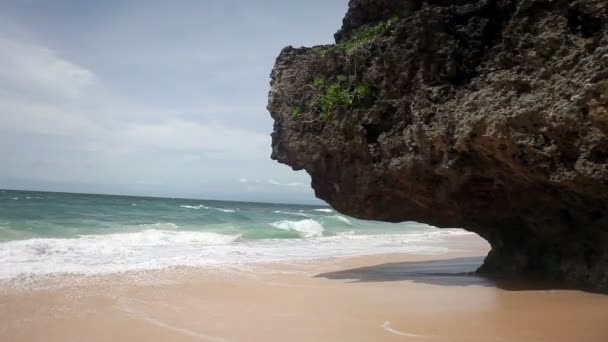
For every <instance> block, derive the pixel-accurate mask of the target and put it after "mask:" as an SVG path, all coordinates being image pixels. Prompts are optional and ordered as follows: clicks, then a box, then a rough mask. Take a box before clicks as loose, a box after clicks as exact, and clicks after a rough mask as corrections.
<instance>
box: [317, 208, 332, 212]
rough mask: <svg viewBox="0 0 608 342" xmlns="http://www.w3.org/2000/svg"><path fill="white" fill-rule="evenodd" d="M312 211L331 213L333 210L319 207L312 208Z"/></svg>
mask: <svg viewBox="0 0 608 342" xmlns="http://www.w3.org/2000/svg"><path fill="white" fill-rule="evenodd" d="M313 210H314V211H320V212H323V213H333V212H334V211H333V210H332V209H328V208H321V209H313Z"/></svg>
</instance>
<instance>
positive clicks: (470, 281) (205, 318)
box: [0, 235, 608, 341]
mask: <svg viewBox="0 0 608 342" xmlns="http://www.w3.org/2000/svg"><path fill="white" fill-rule="evenodd" d="M446 244H447V246H448V247H449V250H450V251H449V252H446V253H443V254H437V255H433V256H429V255H417V254H411V253H393V254H383V255H371V256H358V257H336V258H323V259H316V260H305V261H297V262H289V263H285V262H273V263H257V264H248V265H241V266H237V265H235V266H233V267H230V268H221V269H220V268H217V269H211V268H193V267H183V268H174V269H165V270H154V271H140V272H123V273H116V274H102V275H96V276H90V275H89V276H76V275H70V276H65V275H64V276H60V275H58V276H54V277H47V278H44V279H41V278H33V279H30V280H29V281H27V280H25V279H20V280H19V281H18V282H17V281H12V282H8V283H4V284H3V286H2V290H1V291H0V320H1V321H2V326H1V327H0V340H2V341H84V340H86V341H133V340H137V341H144V340H145V341H427V340H428V341H605V340H606V339H607V338H608V326H606V325H605V323H604V320H605V317H607V314H608V296H604V295H601V294H593V293H586V292H582V291H578V290H559V289H552V288H551V287H546V288H545V287H542V286H535V285H531V284H525V283H518V284H515V285H514V284H511V285H513V286H506V287H505V286H504V285H501V284H499V283H497V282H495V281H492V280H488V279H485V278H481V277H478V276H474V275H471V274H470V273H469V271H471V270H474V269H475V267H476V265H478V264H479V263H480V262H481V260H482V257H483V256H484V255H485V253H486V252H487V248H488V247H487V244H486V243H485V241H483V240H482V239H480V238H479V237H476V236H474V235H464V236H454V237H451V238H450V239H449V240H448V241H447V242H446Z"/></svg>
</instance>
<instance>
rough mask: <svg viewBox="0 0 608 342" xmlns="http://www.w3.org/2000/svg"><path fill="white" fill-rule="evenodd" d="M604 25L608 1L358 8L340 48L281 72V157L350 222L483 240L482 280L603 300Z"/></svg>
mask: <svg viewBox="0 0 608 342" xmlns="http://www.w3.org/2000/svg"><path fill="white" fill-rule="evenodd" d="M607 18H608V1H605V0H578V1H567V0H453V1H449V0H425V1H422V0H411V1H407V0H402V1H396V0H351V2H350V4H349V9H348V13H347V14H346V17H345V18H344V22H343V27H342V29H340V30H339V31H338V33H336V35H335V38H336V41H337V43H338V45H334V46H317V47H313V48H293V47H286V48H284V49H283V51H281V53H280V55H279V57H278V58H277V61H276V65H275V67H274V69H273V71H272V75H271V77H272V81H271V90H270V93H269V103H268V110H269V111H270V113H271V115H272V117H273V118H274V120H275V124H274V132H273V134H272V138H273V139H272V147H273V153H272V158H273V159H276V160H278V161H279V162H281V163H284V164H287V165H290V166H291V167H292V168H294V169H296V170H300V169H304V170H306V171H307V172H308V173H309V174H310V175H311V177H312V186H313V188H314V190H315V193H316V195H317V197H319V198H322V199H324V200H325V201H327V202H328V203H330V204H331V205H332V206H333V207H335V208H336V209H337V210H338V211H340V212H342V213H345V214H348V215H352V216H355V217H359V218H365V219H374V220H384V221H393V222H394V221H404V220H415V221H419V222H425V223H429V224H433V225H435V226H438V227H463V228H465V229H467V230H470V231H473V232H476V233H478V234H479V235H481V236H482V237H484V238H485V239H487V240H488V241H489V242H490V244H491V246H492V251H491V252H490V253H489V255H488V257H487V258H486V261H485V263H484V265H483V266H482V268H481V271H485V272H498V273H517V274H521V273H523V274H527V273H534V274H540V275H543V276H545V277H548V278H554V279H558V280H563V281H568V282H573V283H577V284H580V285H583V286H593V287H595V288H604V289H605V288H608V136H607V135H608V34H607V33H608V20H607ZM332 85H335V87H334V88H337V89H338V90H337V91H338V92H339V94H338V95H339V96H342V95H348V99H347V100H348V101H347V100H344V99H342V98H338V100H336V96H334V93H335V92H336V91H335V90H336V89H334V90H329V88H330V87H331V86H332ZM342 97H343V96H342Z"/></svg>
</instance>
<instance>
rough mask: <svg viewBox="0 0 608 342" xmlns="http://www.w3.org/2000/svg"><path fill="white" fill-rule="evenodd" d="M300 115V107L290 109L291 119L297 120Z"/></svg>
mask: <svg viewBox="0 0 608 342" xmlns="http://www.w3.org/2000/svg"><path fill="white" fill-rule="evenodd" d="M300 115H302V108H300V107H293V108H292V109H291V118H292V119H298V118H299V117H300Z"/></svg>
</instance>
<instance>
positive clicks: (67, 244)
mask: <svg viewBox="0 0 608 342" xmlns="http://www.w3.org/2000/svg"><path fill="white" fill-rule="evenodd" d="M461 234H467V233H466V232H464V231H462V230H459V229H443V230H439V229H437V228H434V227H431V226H428V225H425V224H420V223H415V222H404V223H399V224H390V223H381V222H372V221H363V220H358V219H355V218H352V217H348V216H344V215H340V214H338V213H336V212H335V211H333V210H332V209H330V208H328V207H319V206H306V205H287V204H270V203H247V202H227V201H207V200H194V199H177V198H151V197H129V196H108V195H89V194H69V193H47V192H25V191H9V190H2V191H0V279H12V278H16V277H20V276H24V275H42V274H53V273H65V272H67V273H84V274H96V273H109V272H121V271H132V270H139V269H142V270H144V269H145V270H150V269H161V268H166V267H172V266H213V267H218V266H220V267H221V266H222V265H227V264H238V263H250V262H267V261H289V260H305V259H313V258H319V257H333V256H353V255H368V254H378V253H392V252H412V253H422V254H425V253H426V254H434V253H442V252H445V251H446V247H444V246H442V245H441V244H440V243H438V242H441V241H442V240H443V239H445V238H446V237H448V236H452V235H461Z"/></svg>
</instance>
